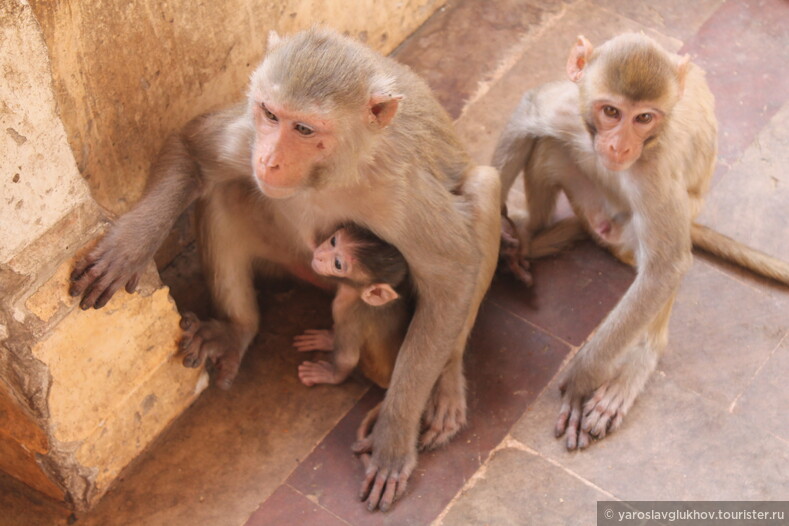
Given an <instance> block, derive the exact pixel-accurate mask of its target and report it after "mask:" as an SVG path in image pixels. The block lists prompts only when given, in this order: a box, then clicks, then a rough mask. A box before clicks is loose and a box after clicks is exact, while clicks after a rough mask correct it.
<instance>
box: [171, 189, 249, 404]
mask: <svg viewBox="0 0 789 526" xmlns="http://www.w3.org/2000/svg"><path fill="white" fill-rule="evenodd" d="M230 197H232V196H231V195H230V193H229V192H227V193H225V192H224V191H223V190H222V189H219V188H217V189H215V190H214V193H213V194H212V195H211V196H210V197H209V198H208V199H207V200H206V201H205V202H204V203H202V206H201V207H200V208H198V214H197V219H198V227H199V229H198V234H199V237H198V241H199V246H200V255H201V261H202V264H203V272H204V275H205V277H206V280H207V282H208V288H209V290H210V292H211V297H212V299H213V306H214V310H215V313H216V315H217V316H216V319H212V320H208V321H205V322H200V323H199V326H198V327H197V328H196V329H191V330H187V332H186V333H185V335H184V340H185V342H183V343H182V345H183V346H184V348H185V349H186V351H187V356H191V357H194V358H192V359H190V362H191V361H192V360H197V363H198V364H199V363H202V360H204V359H206V358H208V359H211V361H212V362H213V363H214V369H215V372H216V375H215V378H214V382H215V383H216V385H217V386H218V387H220V388H222V389H229V388H230V386H231V385H232V383H233V381H234V380H235V378H236V375H237V374H238V368H239V366H240V364H241V360H242V358H243V357H244V354H245V353H246V350H247V347H249V344H250V343H251V342H252V339H253V338H254V337H255V335H256V334H257V330H258V321H259V313H258V306H257V298H256V296H255V289H254V283H253V268H254V265H253V262H254V261H255V255H256V254H255V253H254V252H253V251H255V250H258V249H259V243H260V242H259V241H258V240H259V239H260V237H259V236H254V235H253V234H252V233H250V232H249V230H250V228H251V226H250V223H251V222H250V221H249V220H248V218H249V216H250V215H251V214H252V213H254V209H248V210H245V209H244V208H245V207H246V206H247V204H246V203H245V201H243V200H241V199H238V198H235V200H232V199H230ZM231 201H234V202H235V203H236V206H235V207H233V206H231V204H230V202H231ZM245 221H246V222H245ZM230 239H234V240H236V241H234V242H229V241H228V240H230ZM240 240H243V242H241V241H240ZM190 320H192V318H190ZM192 321H193V320H192Z"/></svg>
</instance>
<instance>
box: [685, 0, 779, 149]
mask: <svg viewBox="0 0 789 526" xmlns="http://www.w3.org/2000/svg"><path fill="white" fill-rule="evenodd" d="M787 25H789V3H787V2H785V1H783V0H743V1H739V2H726V3H725V4H723V5H722V6H721V8H720V9H718V10H717V11H716V12H715V13H714V14H713V15H712V16H711V17H710V18H709V19H708V20H707V22H706V23H705V24H704V25H703V26H702V27H701V28H700V29H699V31H698V33H696V35H694V36H693V37H692V38H690V39H688V41H687V42H686V44H685V46H684V47H683V48H682V50H681V52H682V53H689V54H690V55H691V57H692V59H693V61H694V62H696V63H697V64H699V65H700V66H701V67H702V68H704V70H705V71H706V72H707V80H708V82H709V84H710V89H712V93H713V94H714V95H715V107H716V110H715V113H716V115H717V116H718V121H719V125H720V127H719V135H718V157H719V158H720V159H722V160H723V162H725V163H728V164H732V163H733V162H734V161H736V160H737V159H738V158H739V157H740V156H741V155H742V153H743V152H744V151H745V149H746V148H748V147H749V146H750V145H751V143H752V142H753V139H754V138H755V137H756V135H757V134H758V133H759V132H760V131H761V129H762V127H763V126H764V124H765V123H766V122H767V121H769V120H770V118H771V117H772V116H773V115H775V113H776V112H777V111H778V110H779V109H780V108H781V106H783V104H784V103H785V102H786V94H787V93H789V75H786V73H785V71H784V70H783V69H782V68H780V67H776V65H777V64H787V63H789V45H787V42H789V35H787V31H786V28H787Z"/></svg>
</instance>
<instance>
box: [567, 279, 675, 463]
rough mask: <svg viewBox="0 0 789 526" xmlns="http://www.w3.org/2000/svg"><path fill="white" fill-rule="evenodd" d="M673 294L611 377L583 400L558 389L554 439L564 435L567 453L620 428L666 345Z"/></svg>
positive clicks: (619, 362) (617, 365) (568, 390)
mask: <svg viewBox="0 0 789 526" xmlns="http://www.w3.org/2000/svg"><path fill="white" fill-rule="evenodd" d="M675 297H676V294H675V295H673V296H672V297H671V299H670V300H669V301H668V302H667V303H666V304H665V305H664V307H663V308H662V309H661V311H660V312H659V313H658V315H657V316H656V317H655V319H654V320H653V321H652V323H650V325H649V326H648V327H647V329H646V330H645V332H644V334H643V335H642V336H641V338H639V340H638V341H637V342H636V343H634V344H633V345H632V346H631V347H630V349H628V351H627V352H626V353H625V354H624V355H623V356H622V357H621V358H620V360H619V361H618V363H617V364H616V365H615V370H616V373H615V375H614V377H613V378H612V379H611V380H609V381H605V382H603V383H602V384H601V385H600V386H599V387H597V388H596V389H595V390H594V391H593V392H592V393H590V394H588V395H587V396H583V395H577V394H573V391H572V390H571V389H567V387H568V386H566V385H565V386H562V388H563V397H562V408H561V410H560V411H559V418H558V419H557V422H556V428H555V432H556V436H557V437H560V436H562V435H563V434H565V433H566V435H567V436H566V445H567V449H568V450H574V449H576V448H579V449H585V448H586V447H588V446H589V444H590V443H591V441H592V439H593V438H594V439H598V440H599V439H603V438H605V436H606V435H607V434H608V433H611V432H612V431H614V430H616V429H617V428H619V427H620V426H621V425H622V421H623V419H624V417H625V415H627V412H628V411H629V410H630V408H631V407H632V405H633V402H635V399H636V397H637V396H638V395H639V394H640V393H641V391H642V390H643V389H644V386H645V385H646V382H647V380H649V377H650V376H651V375H652V372H653V371H654V370H655V367H657V363H658V360H659V358H660V355H661V354H662V352H663V349H665V347H666V344H667V342H668V322H669V319H670V316H671V309H672V307H673V304H674V298H675Z"/></svg>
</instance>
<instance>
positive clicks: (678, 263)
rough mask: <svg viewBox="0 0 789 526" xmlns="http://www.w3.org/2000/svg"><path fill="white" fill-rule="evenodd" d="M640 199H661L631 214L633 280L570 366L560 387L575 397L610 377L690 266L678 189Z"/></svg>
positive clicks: (673, 187)
mask: <svg viewBox="0 0 789 526" xmlns="http://www.w3.org/2000/svg"><path fill="white" fill-rule="evenodd" d="M664 179H669V178H668V177H666V178H664ZM644 180H649V178H648V177H644ZM661 190H662V191H661ZM644 195H651V196H655V197H659V196H665V197H663V198H662V199H660V198H657V199H654V200H647V199H644V201H645V202H644V203H640V204H641V207H640V209H638V208H636V209H635V210H634V215H633V219H632V220H633V227H634V228H635V229H636V237H637V239H638V240H639V246H638V248H637V252H636V258H637V275H636V279H635V281H634V282H633V284H632V285H631V286H630V288H629V289H628V290H627V292H626V293H625V295H624V296H623V297H622V299H621V300H620V301H619V303H618V304H617V305H616V307H615V308H614V309H613V310H612V311H611V312H610V313H609V314H608V316H607V317H606V319H605V320H604V322H603V323H602V324H601V326H600V327H599V328H598V330H597V331H596V332H595V334H594V336H593V337H592V338H591V340H590V341H589V342H588V343H587V344H586V345H584V347H583V348H582V349H581V350H580V351H579V353H578V355H577V357H576V359H575V360H574V361H573V364H572V365H571V368H570V371H569V372H568V375H567V377H566V386H567V387H568V388H570V389H571V390H572V391H573V392H575V393H577V394H579V395H585V394H588V393H589V392H590V391H591V390H593V389H596V388H597V387H599V386H600V385H601V384H602V383H604V382H607V381H609V380H611V379H612V378H611V377H612V375H614V374H615V372H616V370H617V363H618V360H620V359H621V358H622V356H623V355H624V353H625V352H626V350H627V349H628V348H629V347H630V346H631V345H633V344H634V343H635V341H634V340H635V339H636V337H637V336H638V335H640V334H642V333H643V331H644V329H645V328H646V327H647V326H648V325H649V324H650V323H651V322H652V321H653V320H654V319H655V317H656V316H657V315H658V314H659V313H660V311H661V310H662V309H663V308H664V306H665V305H666V304H667V303H668V302H670V301H671V299H672V298H673V296H674V294H675V292H676V290H677V289H678V288H679V284H680V282H681V280H682V277H683V276H684V274H685V272H687V270H688V269H689V268H690V265H691V262H692V254H691V245H690V214H689V210H688V207H687V199H686V198H685V196H684V192H683V191H682V189H681V188H680V187H679V186H678V185H671V188H670V189H666V188H664V189H657V188H651V189H648V191H646V192H645V193H644Z"/></svg>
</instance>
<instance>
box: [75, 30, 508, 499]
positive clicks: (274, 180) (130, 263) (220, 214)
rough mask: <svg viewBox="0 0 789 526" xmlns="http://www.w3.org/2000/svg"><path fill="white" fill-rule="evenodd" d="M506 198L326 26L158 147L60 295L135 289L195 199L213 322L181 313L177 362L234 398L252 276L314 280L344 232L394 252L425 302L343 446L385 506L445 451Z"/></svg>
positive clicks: (395, 72)
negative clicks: (372, 409) (332, 234)
mask: <svg viewBox="0 0 789 526" xmlns="http://www.w3.org/2000/svg"><path fill="white" fill-rule="evenodd" d="M500 194H501V192H500V183H499V179H498V174H497V172H496V171H495V170H494V169H493V168H490V167H475V166H473V165H472V164H471V161H470V158H469V156H468V154H467V153H466V151H465V150H464V148H463V146H462V145H461V143H460V141H459V139H458V137H457V135H456V133H455V131H454V127H453V124H452V121H451V120H450V118H449V116H448V115H447V114H446V112H445V111H444V110H443V109H442V108H441V106H440V105H439V103H438V102H437V101H436V99H435V97H434V96H433V94H432V93H431V92H430V89H429V88H428V86H427V84H426V83H425V82H424V81H423V80H421V79H420V78H419V77H417V76H416V75H415V74H414V73H413V72H412V71H411V70H410V69H408V68H407V67H405V66H403V65H401V64H398V63H397V62H395V61H394V60H392V59H389V58H386V57H382V56H380V55H378V54H377V53H375V52H374V51H372V50H371V49H369V48H367V47H365V46H363V45H362V44H360V43H358V42H355V41H353V40H351V39H349V38H346V37H343V36H340V35H338V34H337V33H335V32H332V31H329V30H325V29H319V28H316V29H312V30H310V31H305V32H301V33H297V34H295V35H292V36H290V37H288V38H283V39H280V38H279V37H278V36H277V35H276V34H275V33H273V34H272V35H271V36H270V37H269V46H268V50H267V55H266V58H265V59H264V61H263V63H262V64H261V65H260V66H259V67H258V68H257V69H256V70H255V72H254V73H253V75H252V78H251V80H250V85H249V90H248V95H247V100H246V101H244V102H242V103H240V104H238V105H236V106H233V107H230V108H227V109H224V110H221V111H218V112H216V113H211V114H207V115H203V116H200V117H197V118H196V119H194V120H193V121H192V122H190V123H189V124H187V126H186V127H185V128H184V130H183V131H181V132H180V133H176V134H175V135H173V136H171V137H170V138H169V139H168V140H167V142H166V143H165V145H164V147H163V149H162V151H161V153H160V154H159V157H158V159H157V160H156V161H155V162H154V164H153V167H152V170H151V177H150V180H149V183H148V187H147V189H146V192H145V195H144V196H143V198H142V199H141V200H140V202H139V203H137V204H136V205H135V206H134V208H132V210H130V211H129V212H128V213H127V214H125V215H124V216H123V217H121V218H119V219H118V221H117V222H116V223H115V224H114V225H113V227H112V228H111V229H110V230H109V231H108V233H107V235H106V236H105V237H104V238H103V239H102V240H101V241H99V243H98V244H97V245H96V247H95V249H93V250H92V251H91V252H90V253H89V254H88V255H87V256H85V257H84V258H81V259H80V260H79V261H77V263H76V264H75V267H74V271H73V273H72V275H71V281H72V284H71V289H70V290H71V294H72V295H73V296H81V297H82V299H81V302H80V305H81V307H82V308H85V309H87V308H92V307H95V308H99V307H101V306H103V305H104V304H106V303H107V301H108V300H109V299H110V298H111V297H112V295H113V294H114V293H115V292H116V291H117V290H118V289H120V288H121V287H124V286H125V287H126V289H127V290H133V288H134V285H135V283H136V280H137V276H138V275H139V274H140V272H141V270H142V269H143V268H144V266H145V264H146V263H147V262H148V261H149V260H150V258H151V257H152V256H153V254H154V252H155V251H156V249H157V248H158V247H159V245H160V244H161V243H162V241H163V239H164V237H165V236H166V235H167V233H168V231H169V230H170V229H171V228H172V225H173V224H174V222H175V220H176V219H177V218H178V215H179V214H180V213H181V212H182V211H183V210H184V209H185V208H186V207H187V206H188V205H189V204H190V203H192V202H193V201H197V203H196V209H197V219H198V245H199V247H200V252H201V259H202V264H203V270H204V272H205V275H206V279H207V282H208V286H209V289H210V291H211V295H212V299H213V306H214V309H215V311H216V317H215V318H214V319H210V320H207V321H201V320H198V319H197V318H196V317H195V316H194V315H192V314H185V315H184V317H183V320H182V327H183V328H184V331H185V332H184V338H183V341H182V348H183V353H184V356H185V357H184V364H185V365H188V366H195V367H196V366H199V365H200V364H202V363H203V362H204V361H205V360H206V359H209V360H212V361H214V362H215V364H216V368H215V369H216V371H217V374H216V375H215V381H216V383H217V384H218V385H219V386H220V387H222V388H229V387H230V385H231V383H232V381H233V379H234V378H235V376H236V374H237V372H238V367H239V364H240V363H241V359H242V358H243V356H244V353H245V352H246V349H247V347H248V346H249V344H250V342H251V341H252V339H253V338H254V336H255V334H256V333H257V330H258V322H259V314H258V306H257V301H256V295H255V292H254V289H253V273H252V272H253V270H252V269H253V268H258V267H259V266H260V265H259V263H260V262H265V263H266V264H267V265H266V267H267V268H271V267H277V268H279V269H285V270H288V271H290V272H292V273H294V274H296V275H299V276H305V277H308V278H309V276H314V274H312V273H311V272H310V271H309V262H310V259H311V257H312V250H311V249H310V245H311V243H312V242H313V240H314V237H315V235H316V232H318V231H319V230H320V229H321V228H322V226H323V225H336V224H343V223H347V222H353V223H357V224H359V225H361V226H363V227H365V228H367V229H369V230H371V231H372V232H374V233H375V234H376V235H378V236H380V237H381V238H382V239H386V240H387V241H389V242H390V243H391V244H392V245H394V246H395V247H397V249H398V250H399V251H400V252H401V253H402V254H403V256H404V257H405V259H406V261H407V262H408V267H409V272H410V276H411V279H412V281H413V284H414V288H415V290H416V292H417V295H418V297H419V304H418V305H417V307H416V309H415V312H414V316H413V319H412V321H411V324H410V326H409V328H408V331H407V332H406V335H405V339H404V340H403V344H402V347H401V348H400V352H399V353H398V355H397V359H396V362H395V367H394V370H393V372H392V378H391V382H390V385H389V389H387V392H386V396H385V398H384V401H383V403H382V405H381V410H380V414H379V415H378V419H377V421H376V423H375V426H374V428H373V429H372V432H371V434H370V435H369V436H367V437H364V438H363V439H362V440H360V441H359V442H357V443H356V444H354V450H355V451H356V452H357V453H360V454H367V453H371V457H370V461H369V463H368V466H367V469H366V473H365V478H364V480H363V482H362V485H361V489H360V495H361V498H362V499H365V500H366V502H367V506H368V508H369V509H370V510H374V509H376V508H380V509H382V510H387V509H389V507H390V506H391V505H392V503H393V502H394V501H395V500H396V499H397V498H399V497H400V496H402V495H403V493H404V492H405V489H406V485H407V482H408V478H409V476H410V474H411V472H412V471H413V469H414V467H415V466H416V461H417V447H418V446H421V447H436V446H439V445H442V444H445V443H446V442H447V441H449V439H450V438H451V437H452V436H454V435H455V434H456V433H457V432H458V430H459V429H460V428H461V427H462V426H463V424H464V423H465V421H466V398H465V379H464V375H463V350H464V349H465V345H466V339H467V337H468V334H469V332H470V330H471V326H472V324H473V322H474V319H475V318H476V315H477V311H478V309H479V305H480V302H481V301H482V297H483V295H484V293H485V291H486V290H487V288H488V286H489V284H490V280H491V278H492V276H493V271H494V269H495V266H496V257H497V251H498V232H499V230H500V215H499V209H500V206H501V205H500ZM422 421H424V423H425V424H426V425H425V429H424V431H423V432H421V433H420V424H421V423H422Z"/></svg>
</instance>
